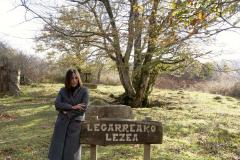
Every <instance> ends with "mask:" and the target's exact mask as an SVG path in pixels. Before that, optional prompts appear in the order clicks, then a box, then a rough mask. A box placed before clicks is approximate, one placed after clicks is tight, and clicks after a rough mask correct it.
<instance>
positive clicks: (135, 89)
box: [21, 0, 239, 107]
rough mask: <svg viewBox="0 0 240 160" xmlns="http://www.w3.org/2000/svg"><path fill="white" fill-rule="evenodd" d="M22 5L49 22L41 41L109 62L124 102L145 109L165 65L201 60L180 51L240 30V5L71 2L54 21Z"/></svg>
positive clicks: (205, 0)
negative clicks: (74, 45)
mask: <svg viewBox="0 0 240 160" xmlns="http://www.w3.org/2000/svg"><path fill="white" fill-rule="evenodd" d="M21 2H22V3H21V5H22V6H24V7H25V8H26V9H27V11H31V12H32V13H34V14H35V15H37V17H40V18H42V19H43V20H44V21H45V22H46V25H45V30H43V31H44V32H43V33H44V34H43V37H44V36H45V38H46V37H48V40H52V41H54V40H59V41H60V39H61V40H63V39H65V41H64V43H63V46H65V45H66V46H68V45H69V44H71V43H65V42H67V41H66V39H68V40H71V41H72V40H73V42H72V43H76V42H79V44H80V47H82V48H89V50H91V51H92V53H93V52H94V51H96V50H101V52H100V53H104V56H107V57H109V58H111V59H112V60H113V61H114V62H115V63H116V66H117V69H118V72H119V77H120V80H121V83H122V85H123V87H124V89H125V94H124V96H123V100H124V103H126V104H129V105H131V106H133V107H142V106H145V105H147V103H148V96H149V94H150V93H151V91H152V87H153V85H154V82H155V80H156V77H157V75H158V73H159V72H160V71H161V70H160V68H161V67H162V66H174V67H175V68H177V67H180V66H181V63H182V62H184V61H185V60H186V59H189V58H194V57H195V56H196V57H197V56H199V55H195V54H190V55H189V54H185V53H186V52H184V49H185V48H186V47H182V46H186V43H188V42H189V41H190V40H191V39H193V38H206V37H210V36H212V35H214V34H217V33H219V32H221V31H223V30H227V29H231V28H239V26H238V22H239V19H237V18H234V17H237V16H236V15H239V13H238V11H239V0H198V1H195V0H82V1H81V0H69V1H68V2H72V5H71V6H69V7H68V8H70V9H66V6H65V7H63V8H65V10H63V9H60V11H61V12H62V14H61V12H58V13H60V14H59V15H60V16H51V17H50V18H46V17H45V16H43V15H41V14H40V13H39V12H37V11H35V10H34V9H32V8H31V5H29V4H30V3H29V1H26V0H21ZM63 11H64V12H63ZM63 13H64V14H63ZM53 17H56V19H54V18H53ZM62 22H65V23H64V25H63V23H62ZM66 22H67V23H66ZM46 28H48V29H46ZM43 37H41V36H40V37H39V40H43V41H44V38H43ZM53 37H55V39H53ZM59 37H64V38H60V39H59ZM45 40H46V39H45ZM71 41H68V42H71ZM46 42H47V43H48V44H50V43H49V42H51V41H45V44H46ZM53 44H56V43H53ZM182 48H184V49H182ZM96 53H97V52H96ZM165 69H166V68H165Z"/></svg>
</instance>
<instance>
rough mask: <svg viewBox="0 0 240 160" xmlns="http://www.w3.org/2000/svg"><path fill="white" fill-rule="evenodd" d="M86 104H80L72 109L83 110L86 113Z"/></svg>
mask: <svg viewBox="0 0 240 160" xmlns="http://www.w3.org/2000/svg"><path fill="white" fill-rule="evenodd" d="M85 106H86V105H85V104H83V103H80V104H77V105H75V106H72V109H78V110H82V111H85Z"/></svg>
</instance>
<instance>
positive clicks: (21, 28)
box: [0, 0, 240, 60]
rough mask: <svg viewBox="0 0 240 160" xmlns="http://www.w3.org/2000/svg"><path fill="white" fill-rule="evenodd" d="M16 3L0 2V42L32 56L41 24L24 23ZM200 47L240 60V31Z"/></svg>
mask: <svg viewBox="0 0 240 160" xmlns="http://www.w3.org/2000/svg"><path fill="white" fill-rule="evenodd" d="M17 1H19V0H0V20H1V25H0V40H1V41H4V42H6V43H8V44H10V45H11V46H12V47H13V48H16V49H19V50H22V51H23V52H25V53H27V54H34V49H33V48H34V46H35V45H34V41H33V38H34V36H35V35H36V34H37V33H39V30H40V29H41V27H42V25H43V24H42V23H41V22H39V21H36V20H34V21H33V20H32V21H29V22H25V18H24V17H25V10H24V8H22V7H18V8H15V9H14V7H15V6H16V2H17ZM201 47H202V48H203V49H204V50H213V52H215V53H222V56H219V57H217V58H215V59H229V60H231V59H239V60H240V29H239V31H237V33H236V32H229V31H227V32H222V33H220V34H218V35H217V36H216V42H214V43H211V44H209V46H207V45H206V44H205V45H202V46H201Z"/></svg>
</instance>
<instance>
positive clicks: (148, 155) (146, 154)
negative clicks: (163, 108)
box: [144, 117, 152, 160]
mask: <svg viewBox="0 0 240 160" xmlns="http://www.w3.org/2000/svg"><path fill="white" fill-rule="evenodd" d="M151 120H152V119H151V117H145V121H151ZM150 159H151V144H144V160H150Z"/></svg>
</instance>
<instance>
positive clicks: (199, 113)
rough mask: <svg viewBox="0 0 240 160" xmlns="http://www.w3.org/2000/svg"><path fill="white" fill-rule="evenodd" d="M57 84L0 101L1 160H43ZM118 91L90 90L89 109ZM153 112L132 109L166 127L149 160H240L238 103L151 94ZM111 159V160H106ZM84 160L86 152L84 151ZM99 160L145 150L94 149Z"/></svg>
mask: <svg viewBox="0 0 240 160" xmlns="http://www.w3.org/2000/svg"><path fill="white" fill-rule="evenodd" d="M61 86H62V85H60V84H33V85H31V86H22V94H21V95H20V96H18V97H11V96H2V97H0V160H2V159H5V158H6V157H7V156H10V157H11V158H12V159H13V160H46V159H47V153H48V146H49V142H50V139H51V136H52V132H53V127H54V122H55V119H56V115H57V112H56V111H55V108H54V106H53V101H54V98H55V96H56V94H57V91H58V90H59V89H60V87H61ZM122 92H123V89H122V87H120V86H104V85H100V86H98V89H96V90H90V96H91V103H99V101H100V102H101V101H102V100H104V101H105V102H111V101H112V99H111V98H110V97H109V95H110V94H114V95H119V94H121V93H122ZM150 100H151V101H152V102H153V103H154V104H155V106H154V107H152V108H141V109H133V112H134V116H135V119H139V120H141V119H144V117H145V116H151V117H152V119H153V120H157V121H161V122H163V125H164V137H163V139H164V140H163V144H161V145H152V160H220V159H225V160H240V122H239V119H240V100H237V99H234V98H231V97H224V96H220V95H213V94H207V93H200V92H188V91H182V90H178V91H171V90H158V89H155V90H154V91H153V93H152V94H151V97H150ZM109 157H111V158H109ZM82 159H83V160H88V159H89V147H88V146H87V145H86V146H83V158H82ZM98 159H99V160H110V159H111V160H126V159H127V160H142V159H143V145H116V146H105V147H102V146H100V147H98Z"/></svg>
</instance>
